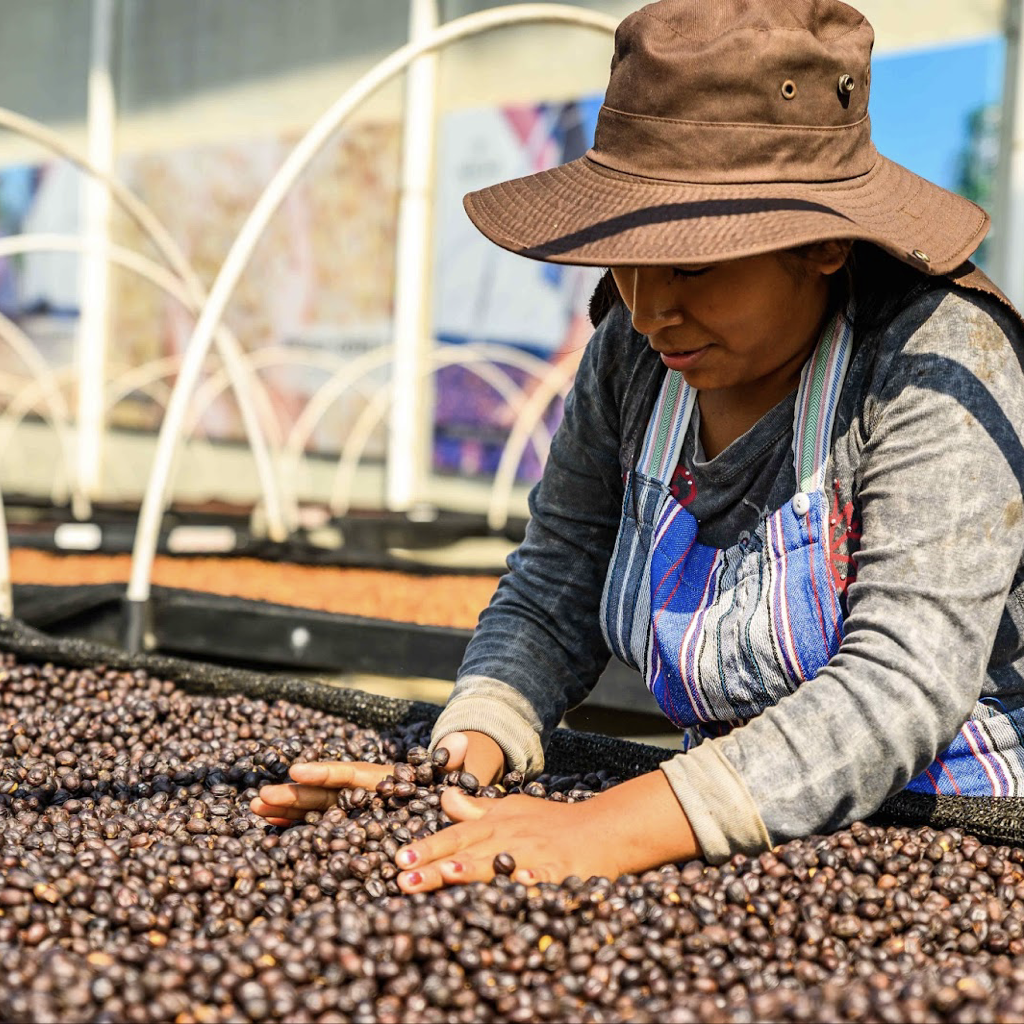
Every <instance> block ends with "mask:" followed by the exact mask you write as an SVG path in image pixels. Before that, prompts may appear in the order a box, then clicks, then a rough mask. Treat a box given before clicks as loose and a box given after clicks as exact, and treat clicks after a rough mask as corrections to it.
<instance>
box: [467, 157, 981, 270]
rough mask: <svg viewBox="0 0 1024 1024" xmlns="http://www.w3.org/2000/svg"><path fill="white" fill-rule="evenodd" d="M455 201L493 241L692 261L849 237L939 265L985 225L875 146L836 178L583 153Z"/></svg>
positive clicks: (534, 251)
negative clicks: (738, 181) (874, 153)
mask: <svg viewBox="0 0 1024 1024" xmlns="http://www.w3.org/2000/svg"><path fill="white" fill-rule="evenodd" d="M464 204H465V207H466V212H467V213H468V214H469V217H470V219H471V220H472V221H473V223H474V224H475V225H476V227H477V228H479V229H480V231H481V232H483V234H484V235H486V236H487V237H488V238H489V239H491V241H493V242H495V243H497V244H498V245H500V246H501V247H502V248H505V249H508V250H510V251H511V252H515V253H518V254H519V255H522V256H527V257H530V258H532V259H537V260H544V261H546V262H550V263H569V264H577V265H582V266H599V267H609V266H650V265H665V264H697V265H700V264H706V263H718V262H722V261H724V260H730V259H740V258H742V257H746V256H756V255H760V254H763V253H766V252H773V251H778V250H781V249H789V248H793V247H795V246H799V245H807V244H810V243H812V242H819V241H826V240H828V239H854V240H862V241H867V242H873V243H874V244H875V245H878V246H879V247H881V248H882V249H884V250H886V251H887V252H889V253H891V254H892V255H893V256H895V257H896V258H897V259H900V260H902V261H903V262H905V263H909V264H911V265H912V266H914V267H916V268H918V269H919V270H921V271H923V272H925V273H928V274H947V273H949V272H950V271H953V270H955V269H956V268H958V267H960V266H961V265H962V264H963V263H964V262H965V261H966V260H967V259H969V257H970V256H971V255H972V254H973V253H974V251H975V250H976V249H977V248H978V246H979V245H980V244H981V242H982V240H983V239H984V237H985V234H986V232H987V231H988V227H989V217H988V214H987V213H985V211H984V210H982V209H981V208H980V207H979V206H976V205H975V204H974V203H972V202H970V201H969V200H967V199H964V198H963V197H962V196H958V195H956V194H955V193H953V192H949V191H947V190H946V189H944V188H940V187H939V186H938V185H935V184H933V183H932V182H930V181H927V180H925V179H924V178H921V177H919V176H918V175H916V174H914V173H913V172H912V171H909V170H907V168H905V167H902V166H901V165H900V164H897V163H895V162H893V161H892V160H888V159H886V158H885V157H882V156H879V158H878V160H877V161H876V163H875V165H874V167H873V168H872V169H871V170H870V171H869V172H868V173H867V174H863V175H861V176H860V177H857V178H852V179H849V180H846V181H838V182H807V183H804V182H793V183H780V184H751V185H695V184H687V183H685V182H674V181H662V180H656V179H651V178H640V177H636V176H633V175H628V174H623V173H620V172H618V171H614V170H611V169H609V168H607V167H604V166H602V165H601V164H599V163H597V162H596V161H594V160H592V159H590V157H589V156H585V157H581V158H580V159H578V160H573V161H572V162H570V163H567V164H562V165H561V166H559V167H555V168H553V169H552V170H549V171H542V172H540V173H539V174H531V175H529V176H528V177H525V178H515V179H513V180H511V181H505V182H501V183H500V184H497V185H492V186H490V187H489V188H485V189H481V190H479V191H477V192H470V193H469V194H468V195H467V196H466V197H465V200H464Z"/></svg>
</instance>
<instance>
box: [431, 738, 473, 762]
mask: <svg viewBox="0 0 1024 1024" xmlns="http://www.w3.org/2000/svg"><path fill="white" fill-rule="evenodd" d="M437 747H438V748H441V747H443V748H444V749H445V750H447V751H448V765H447V767H448V768H450V769H453V768H461V767H462V765H463V763H464V762H465V760H466V750H467V749H468V748H469V737H468V736H466V734H465V733H464V732H450V733H449V734H448V735H447V736H445V738H444V739H443V740H440V741H439V742H438V743H437Z"/></svg>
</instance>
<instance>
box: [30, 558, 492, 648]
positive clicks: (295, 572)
mask: <svg viewBox="0 0 1024 1024" xmlns="http://www.w3.org/2000/svg"><path fill="white" fill-rule="evenodd" d="M130 569H131V559H130V557H129V556H128V555H57V554H53V553H51V552H45V551H38V550H33V549H29V548H16V549H14V550H13V551H12V552H11V579H12V580H13V581H14V583H16V584H29V585H37V586H38V585H47V586H60V587H77V586H94V585H98V584H107V583H121V584H126V583H127V582H128V576H129V572H130ZM152 580H153V583H154V584H155V585H157V586H162V587H169V588H175V589H180V590H196V591H201V592H203V593H208V594H218V595H221V596H224V597H239V598H243V599H245V600H250V601H266V602H270V603H273V604H280V605H288V606H291V607H298V608H310V609H315V610H317V611H324V612H331V613H333V614H336V615H358V616H362V617H366V618H375V619H387V620H391V621H395V622H413V623H417V624H419V625H424V626H448V627H453V628H456V629H472V628H473V627H474V626H475V625H476V621H477V618H478V617H479V615H480V612H481V610H482V609H484V608H485V607H486V606H487V603H488V601H490V599H491V595H492V594H493V593H494V588H495V587H496V586H497V583H498V578H497V576H494V575H482V574H464V573H458V574H456V573H445V572H438V571H432V572H429V573H428V572H418V573H413V572H401V571H385V570H382V569H364V568H340V567H338V566H322V565H297V564H295V563H289V562H279V561H265V560H260V559H255V558H217V557H213V556H203V557H180V558H178V557H170V556H158V557H157V558H156V560H155V561H154V564H153V577H152Z"/></svg>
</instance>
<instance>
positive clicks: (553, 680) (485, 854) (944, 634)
mask: <svg viewBox="0 0 1024 1024" xmlns="http://www.w3.org/2000/svg"><path fill="white" fill-rule="evenodd" d="M872 39H873V36H872V31H871V28H870V26H869V25H868V24H867V22H866V21H865V20H864V19H863V17H862V16H861V15H860V14H858V13H857V12H856V11H854V10H853V9H852V8H849V7H847V6H845V5H843V4H841V3H838V2H835V0H813V2H812V0H787V2H785V3H768V2H765V0H714V2H712V0H661V2H660V3H655V4H652V5H651V6H649V7H646V8H644V9H643V10H641V11H639V12H638V13H636V14H634V15H632V16H630V17H629V18H627V19H626V20H625V21H624V22H623V23H622V25H621V26H620V28H619V30H618V33H617V35H616V55H615V59H614V61H613V64H612V70H611V80H610V84H609V89H608V93H607V96H606V99H605V105H604V107H603V108H602V111H601V115H600V119H599V122H598V127H597V134H596V140H595V145H594V148H593V150H591V152H590V153H588V154H587V156H586V157H584V158H582V159H581V160H577V161H574V162H572V163H569V164H566V165H564V166H563V167H559V168H556V169H554V170H552V171H550V172H545V173H543V174H538V175H533V176H531V177H528V178H524V179H520V180H517V181H513V182H506V183H504V184H502V185H497V186H495V187H493V188H489V189H484V190H483V191H481V192H478V193H474V194H471V195H470V196H468V197H467V199H466V208H467V210H468V212H469V215H470V217H471V218H472V219H473V221H474V222H475V223H476V225H477V226H478V227H479V228H480V229H481V230H482V231H483V232H484V233H485V234H486V235H487V236H488V237H489V238H491V239H492V240H494V241H495V242H497V243H498V244H500V245H503V246H505V247H506V248H509V249H512V250H514V251H517V252H520V253H522V254H524V255H527V256H531V257H533V258H537V259H545V260H551V261H555V262H564V263H577V264H589V265H596V266H604V267H610V268H611V271H610V276H606V278H605V280H604V281H603V284H602V288H601V289H599V292H598V295H597V296H595V310H594V313H595V319H596V320H597V321H598V326H597V331H596V333H595V335H594V337H593V339H592V341H591V342H590V344H589V346H588V349H587V352H586V354H585V356H584V359H583V363H582V365H581V367H580V371H579V375H578V378H577V382H576V385H575V388H574V391H573V394H572V396H571V398H570V400H569V402H568V403H567V406H566V415H565V421H564V423H563V424H562V426H561V428H560V429H559V431H558V434H557V436H556V438H555V440H554V443H553V445H552V449H551V454H550V458H549V461H548V465H547V467H546V469H545V473H544V478H543V480H542V482H541V483H540V485H539V486H538V487H537V488H536V489H535V491H534V493H533V495H532V497H531V511H532V521H531V523H530V528H529V530H528V533H527V537H526V540H525V541H524V543H523V545H522V546H521V548H520V549H519V551H518V552H517V553H516V554H515V555H514V556H513V557H512V558H511V559H510V562H509V569H510V571H509V573H508V575H506V576H505V577H504V578H503V579H502V581H501V583H500V585H499V588H498V591H497V593H496V595H495V597H494V600H493V601H492V603H491V605H490V607H489V608H488V609H487V610H486V611H485V612H484V613H483V615H482V616H481V620H480V625H479V627H478V630H477V632H476V634H475V636H474V638H473V641H472V642H471V644H470V646H469V648H468V650H467V653H466V658H465V662H464V664H463V666H462V670H461V672H460V677H459V680H458V683H457V686H456V688H455V691H454V693H453V695H452V698H451V700H450V701H449V704H448V706H447V707H446V709H445V710H444V712H443V713H442V714H441V716H440V719H439V720H438V724H437V728H436V730H435V733H434V736H435V742H437V743H440V744H442V745H444V746H446V747H447V748H448V750H449V751H450V753H451V755H452V761H451V763H453V764H457V765H458V764H464V765H465V766H467V768H468V769H469V770H471V771H473V772H474V774H477V775H478V776H480V777H482V778H483V779H484V780H493V779H495V778H497V777H498V776H499V774H500V773H501V772H502V771H503V770H504V769H505V767H506V765H507V766H510V767H513V768H517V769H521V770H524V771H526V772H538V771H540V770H541V768H542V766H543V758H544V753H543V751H544V744H545V742H546V741H547V739H548V738H549V736H550V735H551V732H552V730H553V729H554V727H555V726H556V724H557V722H558V721H559V719H560V717H561V715H562V714H563V712H564V711H565V710H566V708H568V707H571V706H573V705H575V704H577V703H578V702H580V701H581V700H583V699H584V697H585V696H586V694H587V693H588V691H589V689H590V688H591V687H592V686H593V684H594V682H595V680H596V679H597V677H598V674H599V673H600V671H601V669H602V668H603V666H604V664H605V662H606V660H607V657H608V652H609V650H610V651H611V652H612V653H613V654H615V655H616V656H617V657H619V658H622V659H623V660H624V661H626V662H627V663H628V664H630V665H633V666H635V667H637V668H639V669H640V670H641V671H642V672H643V673H644V676H645V678H646V681H647V684H648V686H649V687H650V688H651V690H652V692H653V693H654V695H655V696H656V697H657V699H658V702H659V704H660V705H661V707H662V708H663V710H664V711H665V713H666V715H667V716H668V717H669V718H670V719H671V720H672V721H673V722H674V723H675V724H676V725H677V726H678V727H679V729H680V730H681V732H682V738H681V746H682V751H683V752H682V753H680V754H678V755H677V756H676V757H674V758H673V759H672V760H670V761H667V762H666V763H665V764H664V765H662V766H661V770H660V771H657V772H653V773H650V774H648V775H644V776H641V777H639V778H637V779H634V780H631V781H629V782H627V783H625V784H623V785H621V786H619V787H616V788H615V789H612V790H610V791H608V792H606V793H603V794H601V795H600V796H598V797H596V798H594V799H593V800H590V801H588V802H585V803H582V804H577V805H569V806H566V805H562V804H554V803H545V802H541V801H535V800H531V799H530V798H528V797H515V798H507V799H505V800H501V801H480V800H472V799H471V798H469V797H468V796H465V795H464V794H461V793H457V792H454V791H449V792H447V793H446V794H445V796H444V807H445V809H446V810H447V812H448V814H449V815H450V816H451V817H452V818H453V819H454V820H455V821H456V822H458V824H456V825H454V826H452V827H450V828H448V829H445V830H443V831H442V832H440V833H438V834H437V835H435V836H432V837H430V838H428V839H425V840H422V841H418V842H415V843H412V844H411V845H409V846H408V847H406V848H405V849H404V850H402V851H401V852H400V854H399V856H398V863H399V865H400V866H401V867H402V868H404V869H405V870H404V871H403V873H402V874H401V875H400V876H399V884H400V885H401V886H402V888H403V889H404V890H405V891H408V892H415V891H422V890H428V889H433V888H437V887H439V886H442V885H446V884H451V883H455V882H462V881H470V880H476V879H486V878H489V877H491V875H492V865H491V861H492V858H493V857H494V856H495V854H497V853H498V852H500V851H508V852H510V853H511V854H512V855H513V856H514V858H515V860H516V863H517V865H518V869H517V877H518V878H519V879H520V880H522V881H536V880H550V881H560V880H561V879H563V878H564V877H566V876H567V875H570V874H577V875H581V876H583V877H587V876H589V875H591V874H598V875H609V876H614V875H617V874H620V873H624V872H639V871H642V870H645V869H647V868H650V867H653V866H656V865H660V864H662V863H666V862H668V861H678V860H683V859H687V858H691V857H695V856H704V857H706V858H708V859H710V860H713V861H720V860H724V859H726V858H727V857H729V856H730V855H732V854H733V853H735V852H739V851H745V852H748V853H750V852H756V851H759V850H762V849H765V848H768V847H770V846H771V845H773V844H776V843H779V842H782V841H785V840H787V839H790V838H793V837H796V836H801V835H807V834H811V833H814V832H820V831H827V830H832V829H835V828H839V827H842V826H844V825H846V824H848V823H849V822H851V821H853V820H855V819H857V818H861V817H864V816H866V815H869V814H871V813H872V812H873V811H874V810H876V809H877V807H878V806H879V805H880V804H881V802H882V801H883V800H884V799H885V798H886V797H887V796H888V795H890V794H891V793H894V792H896V791H899V790H901V789H904V788H910V789H912V790H916V791H919V792H931V793H936V792H939V793H961V794H965V795H976V796H990V795H1021V794H1022V793H1024V745H1022V740H1021V737H1022V735H1024V733H1022V729H1024V643H1022V640H1021V626H1022V624H1024V567H1022V553H1024V502H1022V482H1024V449H1022V448H1021V441H1020V432H1019V424H1021V423H1022V422H1024V417H1022V413H1024V372H1022V369H1021V352H1022V350H1024V349H1022V324H1021V322H1020V320H1019V318H1018V316H1017V314H1016V313H1015V312H1014V311H1013V309H1012V308H1011V307H1010V306H1009V303H1008V302H1007V301H1006V300H1005V299H1004V298H1003V297H1002V296H1000V295H999V293H998V292H997V290H996V289H995V288H994V286H992V285H991V284H990V283H989V282H988V281H987V280H986V279H985V278H984V276H983V275H981V274H980V273H979V272H978V271H976V270H974V268H973V267H972V266H971V265H970V264H968V263H965V261H966V259H967V257H968V256H969V255H970V254H971V253H972V252H974V250H975V249H976V248H977V246H978V245H979V243H980V242H981V240H982V238H983V237H984V234H985V232H986V230H987V227H988V221H987V218H986V216H985V214H984V213H983V212H982V211H981V210H979V209H978V208H977V207H975V206H974V205H973V204H971V203H968V202H967V201H966V200H963V199H961V198H959V197H957V196H954V195H952V194H950V193H948V192H945V191H944V190H942V189H940V188H938V187H937V186H934V185H932V184H930V183H928V182H925V181H922V180H921V179H920V178H918V177H916V176H915V175H913V174H911V173H910V172H909V171H907V170H905V169H904V168H901V167H899V166H897V165H896V164H893V163H891V162H890V161H888V160H886V159H884V158H883V157H880V156H879V155H878V153H877V152H876V151H875V149H874V147H873V145H872V143H871V139H870V128H869V120H868V116H867V99H868V85H869V78H870V67H869V61H870V51H871V45H872ZM383 771H384V769H381V768H380V767H379V766H367V765H345V764H319V765H307V766H301V767H296V768H294V769H293V770H292V776H293V778H294V779H295V782H296V783H297V784H296V785H294V786H277V787H269V788H267V789H265V790H263V791H262V792H261V795H260V799H258V800H257V801H255V802H254V804H253V808H254V810H256V811H257V812H258V813H261V814H264V815H266V816H267V817H268V820H270V821H273V822H275V823H280V824H284V823H287V822H289V821H292V820H296V819H297V818H298V817H301V815H302V813H303V811H304V809H307V808H322V807H325V806H329V805H330V804H331V803H332V802H333V800H334V796H335V793H336V790H337V788H338V787H343V786H351V785H372V784H373V783H375V782H376V781H377V780H378V779H379V778H380V777H381V776H382V774H383Z"/></svg>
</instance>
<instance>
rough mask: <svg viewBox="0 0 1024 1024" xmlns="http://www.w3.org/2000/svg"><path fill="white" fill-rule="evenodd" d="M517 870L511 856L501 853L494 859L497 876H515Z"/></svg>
mask: <svg viewBox="0 0 1024 1024" xmlns="http://www.w3.org/2000/svg"><path fill="white" fill-rule="evenodd" d="M515 870H516V862H515V860H514V859H513V857H512V855H511V854H508V853H499V854H498V856H497V857H495V858H494V873H495V874H496V875H513V874H515Z"/></svg>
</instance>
